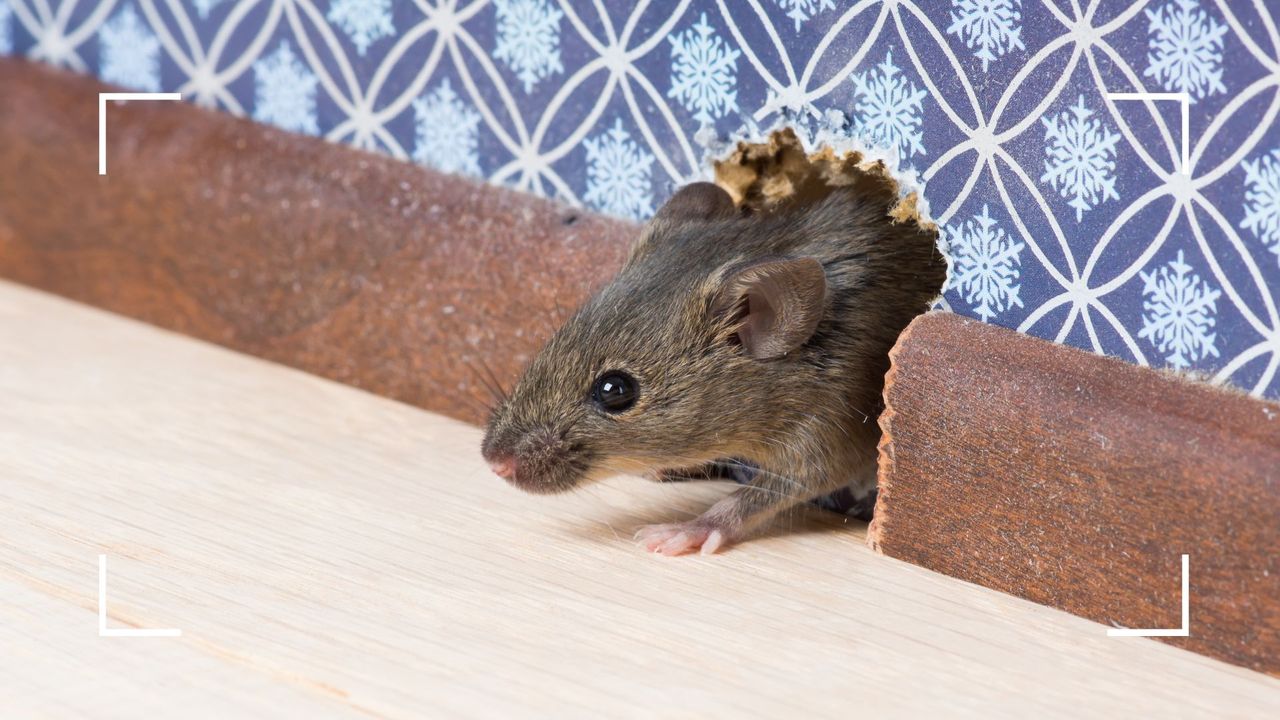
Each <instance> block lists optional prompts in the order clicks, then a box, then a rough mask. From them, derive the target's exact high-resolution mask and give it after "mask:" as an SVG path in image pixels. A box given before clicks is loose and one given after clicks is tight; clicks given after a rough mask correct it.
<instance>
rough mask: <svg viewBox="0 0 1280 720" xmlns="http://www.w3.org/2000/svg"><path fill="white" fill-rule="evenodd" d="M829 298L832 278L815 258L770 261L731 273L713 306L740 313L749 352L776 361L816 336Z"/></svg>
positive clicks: (742, 338) (742, 336) (716, 309)
mask: <svg viewBox="0 0 1280 720" xmlns="http://www.w3.org/2000/svg"><path fill="white" fill-rule="evenodd" d="M826 297H827V276H826V273H825V272H823V270H822V263H820V262H818V261H817V260H815V259H814V258H794V259H783V260H765V261H763V262H758V263H753V264H750V265H747V266H745V267H740V268H737V269H735V270H733V271H731V272H730V273H729V275H728V276H727V277H726V278H725V280H724V284H723V285H722V287H721V289H720V291H719V293H718V295H717V297H716V300H715V302H714V303H713V305H712V308H713V311H714V312H717V313H724V312H734V313H737V316H738V318H739V319H740V325H739V326H738V340H739V341H741V343H742V347H743V349H745V350H746V351H747V354H748V355H750V356H751V357H753V358H755V359H757V360H770V359H773V358H777V357H782V356H783V355H786V354H787V353H789V352H791V351H792V350H795V349H796V348H797V347H799V346H800V345H802V344H804V343H805V341H807V340H808V339H809V338H810V337H811V336H812V335H813V331H814V330H815V329H817V327H818V322H819V321H821V320H822V312H823V309H824V308H825V305H826Z"/></svg>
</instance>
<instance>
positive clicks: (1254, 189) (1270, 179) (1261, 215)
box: [1240, 148, 1280, 261]
mask: <svg viewBox="0 0 1280 720" xmlns="http://www.w3.org/2000/svg"><path fill="white" fill-rule="evenodd" d="M1241 167H1243V168H1244V182H1245V185H1247V186H1248V187H1247V188H1245V194H1244V203H1245V205H1244V220H1242V221H1241V222H1240V227H1242V228H1244V229H1246V230H1252V231H1253V234H1254V235H1255V236H1256V237H1257V238H1258V239H1259V240H1261V241H1262V242H1263V244H1264V245H1270V246H1271V252H1273V253H1275V254H1276V260H1277V261H1280V148H1275V149H1273V150H1272V151H1271V153H1270V154H1266V155H1263V156H1262V157H1259V158H1257V159H1255V160H1252V161H1249V160H1246V161H1244V162H1243V163H1242V164H1241Z"/></svg>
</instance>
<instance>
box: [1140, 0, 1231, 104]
mask: <svg viewBox="0 0 1280 720" xmlns="http://www.w3.org/2000/svg"><path fill="white" fill-rule="evenodd" d="M1144 12H1145V13H1146V16H1147V22H1148V28H1147V32H1148V34H1149V35H1150V36H1151V38H1150V41H1149V49H1150V52H1149V54H1148V55H1147V69H1146V70H1145V71H1143V73H1142V74H1143V75H1145V76H1146V77H1151V78H1156V79H1157V80H1158V81H1160V82H1161V83H1162V84H1163V85H1164V87H1165V89H1166V90H1170V91H1173V92H1184V93H1187V94H1188V95H1190V96H1191V99H1192V101H1195V100H1197V99H1200V98H1203V97H1205V96H1207V95H1209V94H1211V93H1222V92H1226V91H1227V88H1226V86H1225V85H1223V84H1222V47H1223V36H1224V35H1226V33H1227V26H1226V25H1222V24H1219V23H1218V22H1217V21H1215V20H1214V19H1213V18H1212V17H1210V16H1209V13H1207V12H1205V11H1204V10H1202V9H1200V6H1199V5H1197V4H1196V2H1195V0H1175V2H1172V3H1168V4H1166V5H1162V6H1161V7H1159V8H1157V9H1155V10H1145V11H1144Z"/></svg>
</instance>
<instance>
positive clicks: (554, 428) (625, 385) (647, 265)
mask: <svg viewBox="0 0 1280 720" xmlns="http://www.w3.org/2000/svg"><path fill="white" fill-rule="evenodd" d="M867 185H869V184H868V183H863V184H862V185H861V186H859V187H858V188H856V189H855V188H853V187H837V188H833V189H832V190H831V192H830V193H829V194H828V195H827V196H826V197H825V198H822V199H820V200H817V201H816V202H810V203H805V204H803V205H801V204H798V203H786V202H781V203H778V204H777V205H776V206H774V207H769V208H764V209H761V208H749V207H740V206H739V205H737V204H735V202H734V200H733V198H732V197H731V196H730V195H729V193H728V192H727V191H726V190H724V189H723V188H721V187H720V186H718V185H716V184H715V183H711V182H695V183H691V184H688V185H685V186H684V187H682V188H680V189H679V190H677V191H676V192H675V193H674V194H673V195H672V196H671V198H670V199H669V200H668V201H667V202H666V203H665V204H664V205H663V206H662V207H661V208H659V210H658V211H657V212H656V213H655V215H654V216H653V217H652V218H651V219H650V220H649V221H648V222H647V223H646V224H645V225H644V227H643V228H642V230H641V232H640V234H639V236H638V237H637V239H636V240H635V241H634V243H633V244H632V245H631V247H630V248H629V250H628V253H627V257H626V260H625V261H624V263H623V265H622V267H621V269H620V270H619V271H618V272H617V274H616V275H615V276H614V277H613V278H612V279H611V280H609V281H608V282H607V283H605V284H604V285H603V286H602V287H601V288H600V289H599V290H598V291H597V292H595V294H594V295H592V296H591V297H590V298H589V299H588V300H587V301H586V302H584V303H583V304H582V306H581V307H579V308H578V309H577V310H576V311H575V312H573V313H572V314H571V315H570V316H569V317H568V319H567V320H566V321H565V322H564V323H563V324H562V325H561V326H560V327H559V328H558V329H557V330H556V331H555V332H554V333H553V334H552V335H551V337H550V338H549V339H548V341H547V342H546V344H545V345H544V346H543V347H542V348H541V350H540V351H539V352H538V353H536V354H535V355H534V356H533V358H532V359H531V361H530V362H529V364H528V365H527V367H526V368H525V369H524V371H523V374H522V375H521V376H520V378H519V379H518V380H517V382H516V384H515V386H514V387H513V388H512V389H511V391H510V392H509V393H505V394H504V396H503V397H502V398H500V399H499V401H498V403H497V404H496V405H495V406H494V408H493V410H492V412H491V414H490V417H489V420H488V422H487V426H486V428H485V434H484V439H483V442H482V446H481V452H482V455H483V456H484V458H485V460H486V461H487V462H488V463H489V466H490V467H491V469H492V470H493V472H494V473H495V474H496V475H498V476H499V477H501V478H503V479H504V480H506V481H507V482H508V483H510V484H511V485H514V486H515V487H517V488H519V489H521V490H523V491H525V492H528V493H533V494H554V493H563V492H568V491H571V490H574V489H575V488H580V487H582V486H584V485H586V484H588V483H591V482H594V481H597V480H599V479H602V478H605V477H609V476H613V475H622V474H629V475H641V476H645V477H648V478H651V479H657V480H664V479H665V480H671V479H717V478H723V477H725V476H726V475H733V476H735V477H736V479H737V480H738V481H739V482H740V483H741V486H740V487H738V488H737V489H736V490H734V491H732V492H731V493H729V494H728V495H727V496H725V497H724V498H723V499H721V500H719V501H717V502H715V503H714V504H713V505H711V506H710V507H708V508H707V509H706V511H705V512H703V513H701V514H700V515H698V516H697V517H695V518H693V519H691V520H683V521H674V522H669V523H663V524H656V525H647V526H645V527H642V528H640V529H639V531H638V532H637V533H636V538H637V540H638V541H639V542H640V543H641V544H642V546H643V547H645V548H646V549H647V550H650V551H652V552H656V553H660V554H663V555H683V554H688V553H701V554H713V553H716V552H718V551H720V550H722V549H723V548H726V547H728V546H730V545H732V544H735V543H740V542H742V541H743V540H745V539H747V538H749V537H751V536H752V535H753V534H755V533H758V532H759V531H761V530H762V529H763V528H765V527H767V526H768V525H769V524H770V522H771V521H773V520H775V519H777V518H779V517H781V516H783V515H784V514H785V513H787V512H788V511H794V510H795V509H797V508H798V507H799V506H801V505H803V504H805V503H807V502H809V501H811V500H814V499H816V498H820V497H822V496H824V495H827V494H829V493H832V492H833V491H837V490H842V489H844V490H846V491H847V492H849V493H852V496H853V498H854V499H860V498H865V497H867V496H868V495H869V494H871V493H873V492H874V490H875V486H876V464H877V458H878V451H877V445H878V442H879V439H880V426H879V423H878V422H877V418H878V416H879V414H880V412H881V410H882V407H883V399H882V391H883V387H884V377H885V373H886V372H887V371H888V369H889V350H890V349H891V348H892V346H893V344H894V342H895V341H896V339H897V337H898V335H899V334H900V333H901V332H902V330H903V329H904V328H906V326H907V324H908V323H910V321H911V320H912V318H914V317H915V316H916V315H919V314H920V313H923V312H925V311H927V310H928V309H929V307H930V305H931V304H932V302H933V301H934V300H935V299H936V298H937V297H938V296H939V295H940V294H941V291H942V286H943V283H944V282H945V280H946V273H947V263H946V260H945V259H944V258H943V256H942V254H941V253H940V252H939V250H938V247H937V243H936V235H935V234H933V233H929V232H922V231H921V228H920V226H919V225H918V224H916V223H915V222H914V221H908V222H901V221H897V220H895V219H894V218H893V216H892V215H891V210H892V209H893V208H894V207H895V205H897V203H898V197H897V193H896V191H895V190H893V189H892V188H880V189H878V190H877V188H868V187H867ZM726 468H729V469H730V470H732V469H733V468H740V469H741V471H740V472H736V473H734V472H726Z"/></svg>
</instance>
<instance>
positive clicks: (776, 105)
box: [0, 0, 1280, 397]
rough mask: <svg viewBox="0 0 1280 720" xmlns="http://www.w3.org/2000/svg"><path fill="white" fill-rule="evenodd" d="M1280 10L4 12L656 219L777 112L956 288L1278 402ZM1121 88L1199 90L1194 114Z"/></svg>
mask: <svg viewBox="0 0 1280 720" xmlns="http://www.w3.org/2000/svg"><path fill="white" fill-rule="evenodd" d="M1278 24H1280V3H1277V2H1275V1H1274V0H1149V1H1148V0H1142V1H1139V2H1125V1H1119V0H1094V1H1092V2H1087V0H946V1H939V2H924V1H923V0H915V1H912V0H887V1H872V0H863V1H861V2H849V1H847V0H734V1H733V2H730V1H729V0H682V1H680V2H644V1H641V2H635V3H630V2H627V3H624V2H616V1H614V0H430V1H428V0H412V1H410V0H403V1H397V2H393V1H392V0H332V1H328V0H115V1H112V0H107V1H105V2H90V1H87V0H0V53H19V54H25V55H28V56H31V57H33V58H37V59H40V60H43V61H46V62H49V63H52V64H55V65H58V66H62V67H67V68H71V69H73V70H76V71H80V72H88V73H95V74H97V75H98V76H100V77H102V78H103V79H105V80H108V81H111V82H114V83H118V84H120V85H124V86H127V87H130V88H135V89H141V90H153V91H157V90H166V91H168V90H179V91H181V92H183V93H185V94H186V96H187V97H188V98H189V99H190V100H191V101H193V102H195V103H198V104H200V105H205V106H209V107H215V108H218V109H220V110H224V111H226V112H230V113H233V114H236V115H248V116H251V117H253V118H256V119H258V120H260V121H263V122H267V123H272V124H275V125H278V126H280V127H282V128H287V129H290V130H294V131H297V132H303V133H309V134H314V135H319V136H322V137H325V138H327V139H329V140H332V141H335V142H342V143H348V144H351V145H354V146H356V147H360V148H366V149H369V150H374V151H378V152H384V153H388V154H390V155H393V156H395V157H398V158H402V159H404V160H406V161H411V162H418V163H423V164H426V165H430V166H434V167H436V168H439V169H441V170H446V171H449V172H455V173H463V174H467V175H472V176H476V177H482V178H487V179H488V180H490V181H491V182H494V183H499V184H502V185H507V186H510V187H514V188H519V189H521V190H526V191H531V192H535V193H541V194H545V195H552V196H557V197H561V198H564V199H566V200H569V201H570V202H574V203H580V204H584V205H588V206H591V207H594V208H598V209H600V210H603V211H605V212H608V213H613V214H616V215H622V216H626V217H633V218H643V217H645V216H647V215H649V214H650V213H652V212H653V210H654V208H655V207H657V206H658V205H660V204H661V202H662V200H663V199H664V198H665V197H666V196H667V195H668V194H669V193H670V192H671V191H672V189H673V188H674V187H676V186H678V185H680V184H682V183H684V182H686V181H688V180H690V179H693V178H696V177H699V176H700V175H701V174H702V173H703V172H704V168H705V163H704V155H705V153H706V151H707V148H708V147H714V146H717V144H718V143H722V142H723V141H725V140H726V139H728V138H731V137H735V136H737V135H740V134H743V133H746V134H751V133H753V132H755V131H757V129H759V128H767V127H769V126H771V125H773V124H775V123H777V122H779V121H786V122H789V123H791V124H795V125H799V126H801V127H802V129H804V130H805V131H806V132H812V133H818V132H823V133H827V134H835V135H838V136H843V137H848V138H855V139H857V140H858V141H860V142H861V143H863V144H864V145H866V146H872V147H878V148H882V149H883V152H885V153H887V154H889V155H891V156H894V157H896V162H897V163H898V165H899V167H900V168H902V169H903V170H904V171H906V172H911V173H915V174H916V175H917V177H918V178H919V180H920V182H921V183H922V185H923V187H924V197H925V199H926V200H927V202H928V206H929V209H930V211H931V213H932V216H933V217H934V218H935V219H936V220H937V221H938V222H939V223H940V225H941V226H942V228H943V232H944V238H945V239H946V240H947V241H948V243H949V244H950V248H951V252H952V257H953V261H954V265H953V277H952V281H951V284H950V286H949V287H948V289H947V292H946V295H945V298H944V301H943V304H944V305H946V306H947V307H950V308H951V309H953V310H955V311H956V312H959V313H964V314H967V315H971V316H975V317H979V318H982V319H983V320H986V321H989V322H993V323H998V324H1001V325H1006V326H1009V327H1013V328H1017V329H1019V330H1023V331H1025V332H1029V333H1032V334H1035V335H1038V336H1041V337H1045V338H1049V339H1052V340H1057V341H1060V342H1065V343H1069V344H1072V345H1076V346H1079V347H1083V348H1088V349H1092V350H1094V351H1097V352H1101V353H1107V354H1111V355H1116V356H1119V357H1122V358H1126V359H1128V360H1131V361H1134V362H1138V363H1142V364H1148V365H1157V366H1172V367H1175V368H1186V369H1191V370H1193V371H1196V372H1198V373H1201V374H1203V375H1204V376H1207V377H1210V378H1213V379H1215V380H1217V381H1224V382H1232V383H1234V384H1236V385H1238V386H1240V387H1243V388H1245V389H1246V390H1248V391H1250V392H1252V393H1254V394H1256V395H1266V396H1270V397H1280V311H1278V309H1277V304H1278V302H1280V292H1278V291H1280V121H1278V120H1277V114H1278V113H1280V31H1278V30H1277V25H1278ZM1109 92H1161V93H1185V94H1186V96H1187V97H1188V98H1189V133H1188V134H1187V140H1188V147H1189V164H1188V166H1187V167H1186V168H1185V170H1186V173H1185V174H1184V172H1183V170H1184V168H1183V167H1182V163H1181V143H1182V141H1183V137H1182V135H1183V133H1182V129H1181V118H1180V104H1179V103H1178V102H1177V101H1176V100H1174V101H1159V102H1142V101H1125V100H1116V99H1113V98H1110V97H1109V96H1108V93H1109Z"/></svg>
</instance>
